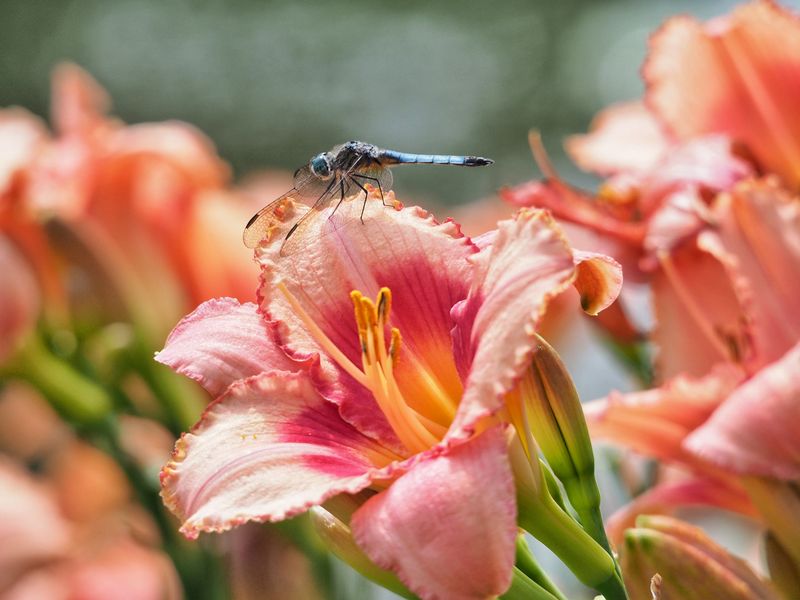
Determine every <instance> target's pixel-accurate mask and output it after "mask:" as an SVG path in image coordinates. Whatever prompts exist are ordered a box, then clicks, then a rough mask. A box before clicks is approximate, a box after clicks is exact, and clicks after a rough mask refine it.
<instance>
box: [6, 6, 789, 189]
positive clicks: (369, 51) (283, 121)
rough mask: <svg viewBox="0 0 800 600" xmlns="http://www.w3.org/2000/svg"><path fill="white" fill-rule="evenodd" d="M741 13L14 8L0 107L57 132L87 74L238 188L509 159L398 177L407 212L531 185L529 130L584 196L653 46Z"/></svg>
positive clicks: (126, 116)
mask: <svg viewBox="0 0 800 600" xmlns="http://www.w3.org/2000/svg"><path fill="white" fill-rule="evenodd" d="M735 4H736V3H735V2H733V1H731V0H722V1H720V0H715V1H704V2H690V1H664V0H662V1H658V0H651V1H647V2H633V1H615V0H606V1H604V2H592V1H591V0H583V1H577V0H565V1H562V2H545V1H536V2H531V1H526V0H510V1H508V2H504V3H503V4H502V8H501V7H499V6H498V5H496V4H495V3H492V2H486V1H484V0H463V1H461V2H458V3H453V2H439V3H432V2H424V1H414V0H412V1H407V2H402V3H391V4H387V3H382V2H374V1H368V0H347V1H345V2H326V1H324V0H312V1H305V2H273V1H260V0H229V1H222V0H203V1H201V2H197V1H191V0H170V1H169V2H161V1H158V0H128V1H125V0H94V1H91V0H62V1H53V2H30V1H28V0H4V2H3V8H2V16H3V18H2V19H0V106H8V105H14V104H16V105H20V106H25V107H27V108H29V109H30V110H33V111H34V112H36V113H38V114H41V115H45V114H46V113H47V107H48V101H49V76H50V72H51V70H52V68H53V65H55V64H56V63H57V62H58V61H61V60H65V59H66V60H71V61H74V62H76V63H77V64H79V65H81V66H83V67H84V68H85V69H87V70H88V71H89V72H90V73H91V74H93V75H94V76H95V77H96V78H97V79H98V80H99V81H100V83H101V84H102V85H104V86H105V87H106V88H107V90H108V91H109V93H110V94H111V97H112V98H113V102H114V112H115V114H117V115H118V116H119V117H121V118H122V119H123V120H124V121H126V122H138V121H158V120H163V119H182V120H186V121H188V122H190V123H193V124H194V125H196V126H198V127H199V128H200V129H201V130H202V131H204V132H205V133H207V134H208V135H209V136H210V137H211V139H212V140H214V142H215V143H216V144H217V147H218V150H219V153H220V155H221V156H222V157H223V158H224V159H226V160H228V161H229V162H230V163H231V164H232V166H233V167H234V169H235V171H236V173H237V174H239V175H241V174H243V173H247V172H249V171H252V170H254V169H263V168H265V167H281V168H286V169H292V170H293V169H295V168H296V167H297V166H299V165H300V164H302V163H304V162H305V161H307V160H308V159H309V157H310V156H312V155H314V154H316V153H317V152H320V151H322V150H326V149H328V148H330V147H331V146H333V145H335V144H338V143H341V142H342V141H345V140H348V139H360V140H364V141H368V142H371V143H374V144H377V145H379V146H384V147H388V148H392V149H396V150H401V151H408V152H421V153H452V154H479V155H483V156H490V157H492V158H494V159H495V160H496V161H497V164H496V165H495V166H494V167H492V168H491V169H475V170H473V171H471V172H469V173H464V172H463V171H461V170H448V169H409V170H408V171H409V172H407V173H403V174H402V176H398V177H396V185H395V189H396V190H397V192H398V194H399V195H400V196H401V197H403V196H408V195H410V196H413V197H414V198H415V199H417V200H418V201H420V202H425V203H427V202H431V201H435V202H436V203H438V204H458V203H461V202H466V201H469V200H474V199H477V198H480V197H483V196H488V195H491V194H493V192H494V191H495V190H496V189H497V188H498V187H499V186H501V185H509V184H513V183H516V182H519V181H522V180H525V179H529V178H530V177H531V175H532V174H533V173H534V167H533V162H532V160H531V158H530V152H529V150H528V147H527V138H526V134H527V131H528V130H529V129H531V128H537V129H539V130H541V132H542V134H543V136H544V141H545V145H546V146H547V148H548V149H549V150H550V151H551V152H552V154H553V157H554V159H555V160H556V161H557V164H558V165H559V167H560V168H562V170H563V171H564V175H566V176H567V177H568V178H570V179H573V180H575V179H574V178H575V177H576V176H578V172H577V171H575V170H574V169H572V168H571V167H570V166H569V165H568V164H567V163H566V161H565V160H564V155H563V152H562V151H561V140H562V139H563V137H564V136H565V135H568V134H570V133H576V132H581V131H584V130H585V129H586V127H587V125H588V123H589V121H590V120H591V117H592V115H593V114H594V113H595V112H596V111H597V110H598V109H600V108H601V107H603V106H605V105H607V104H609V103H611V102H614V101H618V100H625V99H630V98H634V97H637V96H638V95H639V94H640V92H641V87H642V86H641V82H640V80H639V77H638V69H639V65H640V64H641V61H642V58H643V56H644V53H645V48H646V43H647V36H648V33H649V32H650V31H652V30H653V29H654V28H656V27H657V26H658V25H659V24H660V23H661V22H662V21H663V19H664V18H666V17H667V16H669V15H671V14H675V13H678V12H689V13H692V14H696V15H698V16H701V17H706V18H707V17H710V16H713V15H718V14H721V13H723V12H725V11H726V10H728V9H729V8H730V7H731V6H734V5H735ZM786 4H792V3H791V2H790V3H786ZM795 4H797V3H795ZM584 181H585V180H584Z"/></svg>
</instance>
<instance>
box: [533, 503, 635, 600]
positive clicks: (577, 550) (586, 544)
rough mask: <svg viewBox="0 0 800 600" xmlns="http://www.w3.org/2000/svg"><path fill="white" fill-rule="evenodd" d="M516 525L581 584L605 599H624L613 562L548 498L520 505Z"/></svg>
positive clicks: (621, 584) (620, 580)
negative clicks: (561, 562)
mask: <svg viewBox="0 0 800 600" xmlns="http://www.w3.org/2000/svg"><path fill="white" fill-rule="evenodd" d="M519 523H520V525H521V526H522V527H523V528H524V529H526V530H527V531H529V532H530V533H531V534H532V535H533V536H534V537H535V538H536V539H538V540H539V541H540V542H542V543H543V544H544V545H545V546H547V547H548V548H550V550H552V551H553V553H554V554H555V555H556V556H558V557H559V558H560V559H561V560H562V561H563V562H564V564H565V565H567V567H569V569H570V570H571V571H572V572H573V573H574V574H575V576H576V577H577V578H578V579H579V580H580V581H581V582H583V583H584V584H586V585H587V586H589V587H592V588H594V589H596V590H597V591H599V592H601V593H602V594H603V595H605V597H606V598H607V600H627V598H628V595H627V593H626V592H625V586H624V585H623V583H622V579H621V578H620V576H619V574H618V572H617V566H616V563H615V562H614V559H613V558H612V557H611V556H610V555H609V554H608V553H607V552H606V551H605V550H604V549H603V548H602V547H601V546H600V545H599V544H598V543H597V542H596V541H595V540H594V539H592V537H591V536H590V535H589V534H588V533H586V531H584V530H583V528H582V527H581V526H580V525H579V524H578V523H576V522H575V521H574V520H573V519H572V518H570V516H569V515H567V514H566V513H565V512H564V511H563V510H561V509H560V508H559V507H558V505H557V504H556V503H555V502H554V501H553V499H552V498H550V497H549V495H542V496H540V498H538V499H536V500H535V501H533V502H525V503H521V504H520V512H519Z"/></svg>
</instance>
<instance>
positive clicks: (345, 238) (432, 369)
mask: <svg viewBox="0 0 800 600" xmlns="http://www.w3.org/2000/svg"><path fill="white" fill-rule="evenodd" d="M361 207H362V203H361V201H360V200H358V199H354V200H352V201H347V202H344V203H342V205H341V206H340V207H339V208H338V209H337V210H336V214H335V218H329V217H330V215H331V213H332V210H333V209H332V208H331V209H327V210H325V211H323V213H322V215H321V216H320V217H319V218H318V219H316V220H315V221H314V222H313V223H312V224H311V226H310V227H309V228H308V230H306V231H304V232H303V235H305V236H308V237H309V238H311V239H314V240H315V242H314V243H313V244H309V245H308V247H307V248H306V250H305V251H304V252H298V253H296V254H293V255H291V256H289V257H280V256H279V250H280V246H281V241H282V240H283V238H284V236H285V234H284V233H283V232H284V231H285V230H286V224H284V227H283V229H282V230H281V231H279V232H277V233H276V234H275V235H274V237H273V239H275V240H276V242H274V243H272V244H271V245H269V246H266V247H265V246H263V245H262V247H261V248H260V249H259V251H258V254H259V261H260V262H261V265H262V268H263V274H262V285H261V288H260V291H259V293H260V296H261V298H262V300H261V308H262V310H263V311H264V314H265V315H267V318H268V319H269V320H270V321H271V322H273V323H275V324H276V330H277V332H278V335H279V342H280V343H281V344H282V345H283V347H284V348H285V349H286V350H287V352H288V353H289V354H290V355H292V356H296V357H299V358H305V357H307V356H309V355H310V354H314V353H319V354H320V358H321V361H322V364H321V366H322V370H323V373H324V378H325V380H326V381H327V382H328V386H327V387H325V388H323V389H322V393H323V394H324V395H325V396H326V397H328V398H329V399H331V400H333V401H335V402H336V403H337V404H339V405H340V407H341V411H342V415H343V417H344V418H345V419H346V420H348V421H349V422H351V423H353V424H354V425H356V426H357V427H358V428H359V430H361V431H363V432H365V433H366V434H368V435H372V436H375V437H377V438H378V439H382V440H384V441H386V442H387V443H389V440H392V439H394V438H395V436H394V434H393V433H392V432H391V430H390V429H389V426H388V424H387V422H386V419H385V417H384V415H383V413H382V412H381V411H380V410H379V409H378V407H377V405H376V404H375V402H374V400H373V398H372V396H371V395H370V394H369V392H368V391H367V390H366V389H365V388H364V387H363V386H361V385H360V384H358V383H356V381H355V380H354V379H352V378H351V377H350V376H348V375H346V374H345V373H344V371H342V370H341V369H340V368H339V366H338V365H336V364H335V363H334V362H333V361H332V360H331V359H330V358H329V357H328V356H327V354H326V350H325V349H323V348H321V347H320V345H319V344H318V343H317V342H316V341H315V340H314V339H312V338H311V336H310V335H309V334H308V332H307V328H306V325H305V324H303V323H301V322H300V320H299V319H298V318H297V316H296V315H295V312H294V310H293V309H292V308H291V307H290V305H289V304H288V303H287V301H286V299H285V298H284V297H283V295H282V294H281V293H280V292H279V291H278V289H277V288H276V285H277V284H278V283H279V282H283V283H284V284H285V286H286V288H287V289H288V290H289V292H291V294H292V295H293V296H294V297H295V298H296V299H297V301H298V302H299V303H300V305H301V307H302V309H303V310H304V311H305V312H306V313H307V314H308V315H309V317H310V319H311V320H312V321H313V322H314V323H316V325H318V326H319V328H320V329H321V330H322V332H323V333H324V334H325V335H326V336H327V337H328V338H329V339H330V340H331V342H332V344H333V345H335V346H336V347H337V348H338V349H339V350H341V351H342V352H343V353H344V355H345V356H346V357H347V358H348V359H349V360H350V361H351V362H353V363H354V364H355V365H360V364H361V346H360V344H359V338H358V333H357V332H358V329H357V326H356V323H355V318H354V314H353V306H352V301H351V299H350V292H351V291H352V290H358V291H360V292H361V293H363V294H364V296H366V297H373V298H374V297H375V295H376V294H377V293H378V291H379V290H380V288H381V287H383V286H385V287H388V288H389V289H390V290H391V293H392V309H391V318H390V325H391V326H392V327H397V328H398V329H399V330H400V334H401V335H402V348H401V350H400V359H399V362H398V364H397V367H396V368H395V379H396V380H397V382H398V384H399V387H400V391H401V392H402V394H403V396H404V398H406V399H407V401H408V402H409V404H410V405H411V406H412V407H413V408H415V409H416V410H418V411H420V412H421V413H422V414H424V415H425V416H426V417H428V418H430V419H432V420H434V421H438V422H440V423H445V422H446V421H447V420H449V419H451V418H452V412H453V411H454V408H453V407H452V406H451V407H449V408H448V407H446V406H444V407H443V408H442V410H438V411H437V410H436V407H439V406H442V405H446V403H447V402H457V400H458V398H459V397H460V395H461V382H460V380H459V378H458V374H457V372H456V368H455V365H454V363H453V359H452V354H451V350H450V326H451V323H450V316H449V313H450V308H451V307H452V306H453V304H455V303H456V302H458V301H459V300H461V299H463V298H464V297H466V295H467V290H468V286H469V273H470V271H469V269H470V265H469V264H468V262H467V261H466V258H467V257H468V256H470V255H471V254H472V253H474V252H475V251H476V249H475V248H474V246H473V245H472V244H471V242H470V241H469V239H468V238H465V237H464V236H462V234H461V232H460V230H459V228H458V226H457V225H456V224H455V223H452V222H445V223H443V224H438V223H437V222H436V221H435V220H434V219H433V217H431V216H430V215H428V213H426V212H425V211H423V210H422V209H420V208H416V207H412V208H404V209H402V210H396V209H393V208H389V207H384V206H382V205H381V204H380V202H379V199H376V198H374V197H371V198H370V199H369V200H368V201H367V205H366V213H365V216H364V222H363V224H362V223H361V222H360V221H359V213H360V211H361ZM299 212H300V213H302V209H301V210H300V211H299ZM296 216H297V213H295V214H293V215H288V216H287V222H286V223H287V224H290V223H291V222H292V221H293V220H294V219H293V217H296ZM290 219H291V220H290ZM340 223H345V225H343V229H338V230H334V229H335V228H336V227H337V226H338V224H340ZM430 398H434V399H441V398H444V402H433V401H428V400H429V399H430ZM432 411H433V412H432ZM448 411H449V414H448Z"/></svg>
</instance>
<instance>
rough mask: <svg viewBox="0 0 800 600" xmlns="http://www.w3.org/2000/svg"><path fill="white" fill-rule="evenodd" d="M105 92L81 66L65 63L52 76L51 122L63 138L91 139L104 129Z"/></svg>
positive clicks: (107, 104)
mask: <svg viewBox="0 0 800 600" xmlns="http://www.w3.org/2000/svg"><path fill="white" fill-rule="evenodd" d="M110 105H111V100H110V98H109V97H108V94H107V93H106V91H105V90H104V89H103V88H102V87H101V86H100V84H99V83H97V81H95V80H94V78H93V77H92V76H91V75H89V74H88V73H87V72H86V71H84V70H83V69H81V68H80V67H79V66H77V65H75V64H72V63H62V64H60V65H58V67H56V69H55V71H54V73H53V99H52V107H51V113H52V119H53V126H54V128H55V130H56V131H57V132H58V133H59V134H60V135H77V136H80V137H83V136H91V135H92V134H93V133H94V132H95V129H96V128H98V127H102V126H104V125H105V121H106V116H105V113H106V111H107V110H108V109H109V107H110Z"/></svg>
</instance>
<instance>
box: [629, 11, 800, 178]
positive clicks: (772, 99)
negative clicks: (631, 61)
mask: <svg viewBox="0 0 800 600" xmlns="http://www.w3.org/2000/svg"><path fill="white" fill-rule="evenodd" d="M799 35H800V19H799V18H798V17H797V15H796V14H794V13H793V12H791V11H790V10H789V9H787V8H784V7H781V6H780V5H779V4H777V3H775V2H770V1H767V0H755V1H753V2H749V3H748V4H745V5H743V6H740V7H738V8H736V9H735V10H734V11H733V12H732V13H731V14H730V15H726V16H723V17H719V18H716V19H713V20H711V21H709V22H707V23H700V22H698V21H697V20H695V19H693V18H691V17H687V16H681V17H675V18H673V19H670V20H669V21H667V22H666V23H665V24H664V25H663V27H662V28H661V29H660V30H659V31H658V32H656V34H655V35H654V36H653V38H652V40H651V43H650V44H651V45H650V54H649V56H648V58H647V61H646V62H645V64H644V67H643V69H642V74H643V77H644V80H645V84H646V85H647V93H646V102H647V105H648V107H649V108H650V109H651V110H652V111H653V113H654V115H655V116H656V117H657V118H658V119H659V120H660V121H661V123H662V124H663V125H664V126H665V128H666V129H667V130H668V131H669V133H670V134H671V135H673V136H675V138H676V139H678V140H685V139H689V138H693V137H698V136H702V135H704V134H709V133H721V134H724V135H726V136H728V137H729V138H731V139H733V140H736V141H737V142H740V143H742V144H744V145H745V146H746V147H747V149H748V150H749V152H751V153H752V155H753V157H754V159H755V161H756V164H757V165H758V166H759V167H760V169H761V170H762V171H764V172H770V173H776V174H778V175H780V177H781V178H782V179H783V181H784V182H785V183H786V184H787V185H789V186H790V187H791V188H793V189H797V188H798V186H800V118H798V117H797V116H796V115H797V113H796V110H795V107H796V106H797V104H798V102H800V84H798V77H797V74H798V73H799V72H800V44H798V43H796V42H795V40H796V39H797V38H798V36H799Z"/></svg>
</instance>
